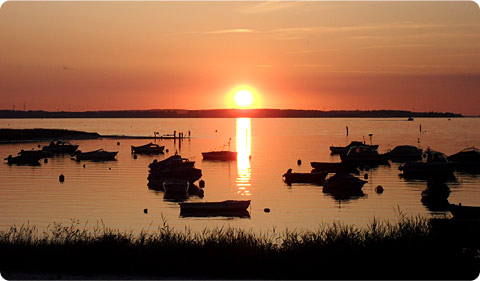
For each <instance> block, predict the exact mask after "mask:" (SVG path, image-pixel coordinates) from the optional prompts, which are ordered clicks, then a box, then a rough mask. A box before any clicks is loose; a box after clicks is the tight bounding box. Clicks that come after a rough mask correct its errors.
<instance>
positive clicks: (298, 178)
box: [283, 169, 328, 184]
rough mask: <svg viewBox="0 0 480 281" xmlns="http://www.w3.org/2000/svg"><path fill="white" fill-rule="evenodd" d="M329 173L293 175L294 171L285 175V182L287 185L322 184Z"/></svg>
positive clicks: (289, 171)
mask: <svg viewBox="0 0 480 281" xmlns="http://www.w3.org/2000/svg"><path fill="white" fill-rule="evenodd" d="M327 174H328V173H327V172H319V173H292V169H288V171H287V172H286V173H285V174H283V177H284V180H285V182H286V183H287V184H291V183H315V184H322V183H323V181H324V180H325V178H326V177H327Z"/></svg>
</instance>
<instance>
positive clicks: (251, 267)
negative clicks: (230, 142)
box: [0, 218, 480, 280]
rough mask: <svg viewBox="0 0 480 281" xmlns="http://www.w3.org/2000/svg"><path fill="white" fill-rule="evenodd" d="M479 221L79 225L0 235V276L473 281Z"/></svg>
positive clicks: (14, 229)
mask: <svg viewBox="0 0 480 281" xmlns="http://www.w3.org/2000/svg"><path fill="white" fill-rule="evenodd" d="M478 234H479V232H478V225H477V226H476V227H475V226H473V228H472V226H471V225H464V224H463V223H459V222H456V221H454V220H446V219H444V220H436V221H428V220H426V219H423V218H411V219H410V218H402V219H401V220H400V221H399V222H398V223H393V224H390V223H378V222H375V221H373V222H372V223H371V224H370V225H369V227H368V228H367V229H364V230H361V229H357V228H354V227H351V226H344V225H341V224H333V225H325V226H323V227H320V228H319V229H318V230H316V231H314V232H295V231H293V232H292V231H286V232H275V231H271V232H269V233H265V234H262V235H258V234H254V233H253V232H249V231H245V230H240V229H233V228H217V229H213V230H205V231H203V232H199V233H193V232H188V231H175V230H172V229H171V228H169V227H168V225H166V224H165V225H164V226H163V227H159V228H158V230H157V231H153V232H142V233H136V234H134V233H132V232H120V231H118V230H112V229H108V228H105V227H103V228H102V227H97V228H95V229H94V230H93V231H87V230H84V229H82V228H81V227H79V224H78V222H75V221H74V223H72V225H71V226H62V225H60V224H54V226H53V227H50V228H49V230H48V231H47V232H43V234H41V235H39V234H38V231H36V228H35V227H32V226H22V227H20V228H17V227H11V228H10V229H9V230H8V231H4V232H1V233H0V252H1V253H2V254H1V258H0V265H1V268H0V270H1V272H2V276H3V277H4V278H5V279H9V280H11V279H52V278H53V279H99V278H100V279H172V278H173V279H437V280H440V279H467V280H473V279H475V278H476V277H477V276H478V274H479V271H480V258H479V255H478V253H479V240H478V237H479V236H478Z"/></svg>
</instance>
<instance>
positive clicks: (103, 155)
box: [75, 149, 118, 161]
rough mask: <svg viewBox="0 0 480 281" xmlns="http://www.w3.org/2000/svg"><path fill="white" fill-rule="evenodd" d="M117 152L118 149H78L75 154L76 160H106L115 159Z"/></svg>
mask: <svg viewBox="0 0 480 281" xmlns="http://www.w3.org/2000/svg"><path fill="white" fill-rule="evenodd" d="M117 153H118V151H105V150H103V149H98V150H93V151H88V152H82V151H80V150H79V151H77V152H76V154H75V155H76V157H77V160H93V161H108V160H115V156H116V155H117Z"/></svg>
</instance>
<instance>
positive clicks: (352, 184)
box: [323, 172, 367, 193]
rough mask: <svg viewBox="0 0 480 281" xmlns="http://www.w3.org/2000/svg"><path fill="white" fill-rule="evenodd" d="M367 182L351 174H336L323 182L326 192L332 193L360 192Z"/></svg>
mask: <svg viewBox="0 0 480 281" xmlns="http://www.w3.org/2000/svg"><path fill="white" fill-rule="evenodd" d="M365 183H367V181H364V180H361V179H359V178H357V177H354V176H352V175H351V174H349V173H344V172H341V173H336V174H335V175H333V176H331V177H329V178H327V179H326V180H325V181H324V182H323V189H324V191H330V192H340V193H341V192H346V193H348V192H358V191H361V189H362V187H363V185H364V184H365Z"/></svg>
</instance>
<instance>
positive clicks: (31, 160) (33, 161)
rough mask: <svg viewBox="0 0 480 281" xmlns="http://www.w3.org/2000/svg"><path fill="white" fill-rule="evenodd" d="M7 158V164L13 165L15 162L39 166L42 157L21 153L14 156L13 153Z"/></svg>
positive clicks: (16, 163)
mask: <svg viewBox="0 0 480 281" xmlns="http://www.w3.org/2000/svg"><path fill="white" fill-rule="evenodd" d="M5 160H7V164H9V165H12V164H15V165H32V166H38V165H40V162H39V161H40V157H38V156H22V155H19V156H15V157H12V155H8V157H7V158H5Z"/></svg>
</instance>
